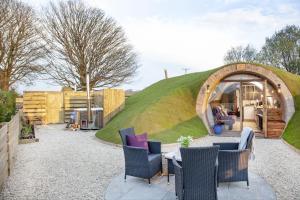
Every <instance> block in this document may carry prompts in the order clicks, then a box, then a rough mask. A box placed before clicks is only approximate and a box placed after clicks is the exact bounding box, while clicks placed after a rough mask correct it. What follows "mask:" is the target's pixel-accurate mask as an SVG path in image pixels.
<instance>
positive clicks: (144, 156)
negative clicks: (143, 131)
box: [119, 128, 162, 184]
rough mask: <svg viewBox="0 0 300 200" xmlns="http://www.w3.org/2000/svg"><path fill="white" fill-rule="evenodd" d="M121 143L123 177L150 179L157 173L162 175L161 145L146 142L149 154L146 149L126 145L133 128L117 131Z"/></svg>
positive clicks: (132, 133) (133, 132)
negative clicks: (123, 166) (123, 159)
mask: <svg viewBox="0 0 300 200" xmlns="http://www.w3.org/2000/svg"><path fill="white" fill-rule="evenodd" d="M119 134H120V136H121V140H122V143H123V151H124V157H125V176H124V179H125V180H126V176H127V175H129V176H134V177H139V178H144V179H148V182H149V184H150V183H151V182H150V179H151V178H152V177H153V176H154V175H155V174H157V173H158V172H161V173H162V156H161V143H160V142H154V141H148V146H149V152H148V150H146V149H143V148H138V147H131V146H128V145H127V140H126V136H127V135H134V134H135V131H134V128H126V129H121V130H120V131H119Z"/></svg>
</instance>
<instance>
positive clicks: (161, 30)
mask: <svg viewBox="0 0 300 200" xmlns="http://www.w3.org/2000/svg"><path fill="white" fill-rule="evenodd" d="M291 21H292V22H293V23H297V22H298V24H299V18H298V19H296V20H294V19H291V18H289V16H287V18H280V17H279V16H274V15H264V14H263V10H262V9H259V8H248V9H233V10H230V11H228V12H215V13H209V14H207V15H204V16H199V17H194V18H192V19H190V20H188V21H183V20H180V19H164V18H158V17H152V18H147V19H130V20H128V21H127V22H126V23H125V24H124V28H125V30H126V33H127V35H128V37H129V39H130V40H131V42H132V43H133V45H134V46H135V48H136V49H137V50H138V51H139V52H141V57H142V60H147V59H155V60H159V61H162V62H166V63H177V64H178V65H182V66H191V67H193V68H194V69H195V70H196V69H197V67H199V66H206V68H208V67H216V66H219V65H222V63H223V56H224V54H225V52H226V51H227V50H228V49H229V48H230V47H231V46H236V45H246V44H248V43H251V44H253V45H254V46H256V47H257V48H260V46H261V45H263V43H264V40H265V37H266V36H270V35H271V34H273V33H274V31H275V30H276V29H279V28H282V27H283V26H284V25H286V24H288V23H290V22H291Z"/></svg>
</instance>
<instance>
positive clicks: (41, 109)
mask: <svg viewBox="0 0 300 200" xmlns="http://www.w3.org/2000/svg"><path fill="white" fill-rule="evenodd" d="M46 104H47V92H24V95H23V113H24V116H25V117H27V118H28V119H29V120H30V121H32V122H36V123H42V122H45V121H46Z"/></svg>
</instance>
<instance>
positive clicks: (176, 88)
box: [96, 66, 300, 149]
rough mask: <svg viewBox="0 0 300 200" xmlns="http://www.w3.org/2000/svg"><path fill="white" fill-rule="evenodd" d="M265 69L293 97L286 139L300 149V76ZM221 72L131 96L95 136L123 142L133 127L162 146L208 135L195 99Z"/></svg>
mask: <svg viewBox="0 0 300 200" xmlns="http://www.w3.org/2000/svg"><path fill="white" fill-rule="evenodd" d="M223 67H225V66H223ZM263 67H266V68H268V69H270V70H272V71H273V72H274V73H276V74H277V75H278V76H279V77H280V78H282V80H283V81H284V82H285V83H286V84H287V86H288V87H289V89H290V90H291V93H292V95H293V96H294V99H295V104H296V113H295V115H294V116H293V118H292V119H291V121H290V123H289V124H288V127H287V128H286V130H285V132H284V135H283V138H284V139H285V140H286V141H287V142H288V143H290V144H291V145H293V146H295V147H296V148H298V149H300V76H296V75H294V74H291V73H288V72H285V71H283V70H280V69H277V68H274V67H267V66H263ZM218 69H219V68H218ZM218 69H214V70H210V71H206V72H199V73H192V74H187V75H184V76H179V77H174V78H170V79H167V80H162V81H159V82H157V83H155V84H153V85H151V86H149V87H147V88H145V89H144V90H143V91H141V92H139V93H137V94H135V95H133V96H131V97H129V98H128V99H127V100H126V105H125V109H124V110H123V111H122V112H120V113H119V114H118V115H117V116H116V117H114V118H113V119H112V121H111V122H109V123H108V124H107V125H106V127H105V128H103V129H102V130H100V131H98V132H97V133H96V136H97V137H98V138H100V139H103V140H106V141H109V142H113V143H120V142H121V141H120V138H119V134H118V130H119V129H120V128H125V127H131V126H134V127H135V129H136V132H137V133H143V132H147V133H148V134H149V138H150V139H155V140H160V141H162V142H163V143H172V142H176V139H177V138H178V137H179V136H180V135H191V136H193V137H194V138H199V137H202V136H204V135H206V134H207V130H206V128H205V126H204V125H203V123H202V121H201V119H199V117H198V116H197V114H196V110H195V105H196V98H197V95H198V92H199V90H200V87H201V86H202V84H203V82H204V81H205V80H206V79H207V78H208V77H209V76H210V75H211V74H212V73H214V72H215V71H216V70H218Z"/></svg>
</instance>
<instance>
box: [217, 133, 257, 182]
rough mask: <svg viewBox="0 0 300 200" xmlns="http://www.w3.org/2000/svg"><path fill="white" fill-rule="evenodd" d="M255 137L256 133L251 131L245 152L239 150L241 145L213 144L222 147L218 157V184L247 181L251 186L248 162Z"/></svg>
mask: <svg viewBox="0 0 300 200" xmlns="http://www.w3.org/2000/svg"><path fill="white" fill-rule="evenodd" d="M253 137H254V132H253V131H251V132H250V134H249V136H248V139H247V143H246V149H245V150H238V146H239V143H214V144H213V145H216V146H220V150H219V157H218V162H219V167H218V183H220V182H236V181H246V182H247V186H249V178H248V160H249V155H250V149H251V147H252V140H253Z"/></svg>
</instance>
